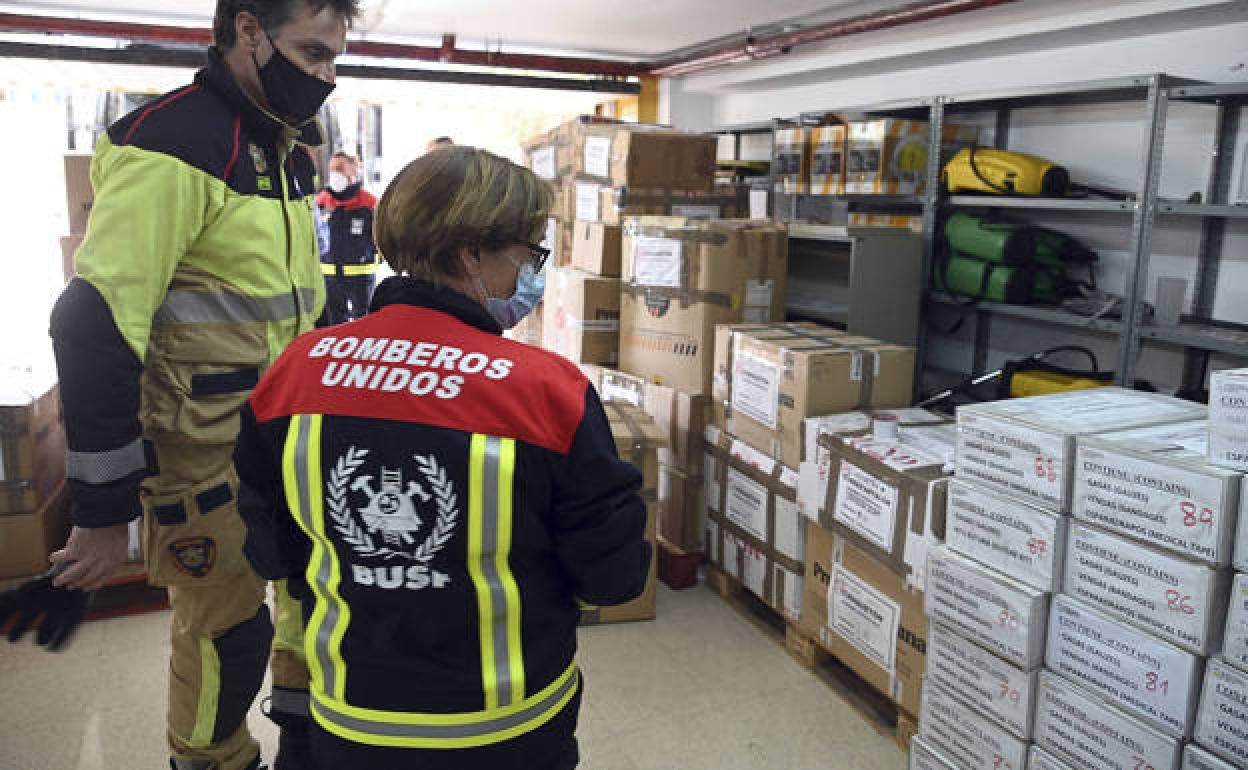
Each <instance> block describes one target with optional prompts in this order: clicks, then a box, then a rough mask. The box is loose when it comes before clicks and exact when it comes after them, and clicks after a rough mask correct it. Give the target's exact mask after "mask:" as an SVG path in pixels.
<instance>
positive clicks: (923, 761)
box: [909, 736, 958, 770]
mask: <svg viewBox="0 0 1248 770" xmlns="http://www.w3.org/2000/svg"><path fill="white" fill-rule="evenodd" d="M909 770H958V766H957V765H955V764H954V763H953V762H951V761H950V760H948V759H946V758H945V757H944V756H942V755H941V754H940V753H938V752H937V751H936V749H934V748H932V747H931V746H928V745H927V744H926V743H924V742H923V739H922V738H919V737H918V736H915V738H914V739H913V740H912V741H910V768H909Z"/></svg>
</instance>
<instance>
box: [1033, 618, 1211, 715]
mask: <svg viewBox="0 0 1248 770" xmlns="http://www.w3.org/2000/svg"><path fill="white" fill-rule="evenodd" d="M1045 663H1046V665H1047V666H1048V667H1049V668H1050V669H1052V670H1053V671H1056V672H1057V673H1059V674H1061V675H1062V676H1064V677H1066V678H1067V679H1069V680H1071V681H1072V682H1077V683H1079V684H1080V685H1082V686H1084V687H1086V688H1088V689H1089V690H1090V691H1092V692H1094V693H1096V694H1098V695H1100V696H1101V697H1103V698H1106V699H1108V700H1111V701H1113V702H1114V703H1116V704H1118V706H1119V707H1121V708H1122V709H1124V710H1126V711H1128V712H1130V713H1132V714H1133V715H1135V716H1136V717H1138V718H1140V719H1142V720H1144V721H1145V722H1148V723H1149V724H1151V725H1153V726H1154V727H1156V728H1157V729H1159V730H1161V731H1163V732H1166V733H1168V734H1170V735H1174V736H1177V737H1187V736H1190V735H1191V734H1192V727H1193V718H1194V717H1195V715H1196V703H1197V700H1198V699H1199V697H1200V683H1201V676H1202V674H1203V670H1202V665H1203V661H1202V659H1200V658H1198V657H1196V656H1195V655H1192V654H1191V653H1189V652H1186V651H1185V650H1181V649H1179V648H1178V647H1175V646H1174V645H1172V644H1167V643H1166V642H1163V641H1161V640H1160V639H1157V638H1155V637H1153V636H1151V635H1149V634H1146V633H1144V632H1143V631H1138V630H1136V629H1134V628H1132V627H1131V626H1128V625H1126V624H1124V623H1119V622H1117V621H1115V620H1114V619H1112V618H1110V617H1109V616H1107V615H1104V614H1102V613H1099V612H1097V611H1095V610H1094V609H1092V608H1090V607H1088V606H1087V605H1083V604H1080V603H1079V602H1077V601H1075V600H1074V599H1072V598H1070V597H1069V596H1065V595H1058V596H1057V597H1055V598H1054V600H1053V612H1052V615H1051V621H1050V624H1049V645H1048V652H1047V653H1046V655H1045Z"/></svg>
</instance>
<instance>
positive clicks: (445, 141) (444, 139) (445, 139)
mask: <svg viewBox="0 0 1248 770" xmlns="http://www.w3.org/2000/svg"><path fill="white" fill-rule="evenodd" d="M429 144H436V145H438V146H439V147H445V146H447V145H453V144H455V140H454V139H452V138H451V137H449V136H439V137H438V138H437V139H434V140H433V141H432V142H430V143H429Z"/></svg>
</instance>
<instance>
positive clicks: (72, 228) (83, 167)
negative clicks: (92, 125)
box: [61, 153, 95, 282]
mask: <svg viewBox="0 0 1248 770" xmlns="http://www.w3.org/2000/svg"><path fill="white" fill-rule="evenodd" d="M91 157H92V156H90V155H83V154H77V153H70V154H67V155H66V156H65V209H66V214H67V217H68V220H69V235H66V236H63V237H62V238H61V267H62V270H63V272H64V275H65V280H66V281H67V282H68V281H69V280H70V279H71V278H73V277H74V255H75V254H77V253H78V247H79V246H81V245H82V239H83V236H85V235H86V232H87V219H88V218H89V217H90V214H91V206H92V204H93V203H94V202H95V192H94V190H93V188H92V186H91Z"/></svg>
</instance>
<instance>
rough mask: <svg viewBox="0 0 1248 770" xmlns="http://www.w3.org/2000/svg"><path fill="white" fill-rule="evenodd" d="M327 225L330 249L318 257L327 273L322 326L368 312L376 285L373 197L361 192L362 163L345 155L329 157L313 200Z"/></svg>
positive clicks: (342, 321) (362, 189) (376, 261)
mask: <svg viewBox="0 0 1248 770" xmlns="http://www.w3.org/2000/svg"><path fill="white" fill-rule="evenodd" d="M316 205H317V208H318V209H319V210H320V215H321V218H322V221H324V222H325V223H326V224H327V225H328V230H329V248H328V249H326V250H323V251H322V253H321V270H322V271H323V272H324V274H325V289H326V300H325V319H324V320H325V322H326V323H329V324H340V323H345V322H347V321H350V320H353V319H356V318H359V317H360V316H362V315H364V313H366V312H367V311H368V301H369V298H370V297H372V296H373V287H374V286H375V285H376V281H377V266H378V260H377V247H376V246H374V245H373V209H375V208H376V207H377V198H376V196H374V195H373V194H372V193H370V192H369V191H368V190H365V189H364V186H363V183H362V182H361V180H360V164H359V162H358V161H356V159H355V158H353V157H351V156H350V155H347V154H346V153H345V152H336V153H334V155H333V157H331V158H330V159H329V184H328V185H327V186H326V188H325V189H324V190H322V191H321V193H320V195H318V196H317V197H316Z"/></svg>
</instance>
